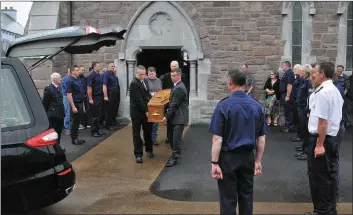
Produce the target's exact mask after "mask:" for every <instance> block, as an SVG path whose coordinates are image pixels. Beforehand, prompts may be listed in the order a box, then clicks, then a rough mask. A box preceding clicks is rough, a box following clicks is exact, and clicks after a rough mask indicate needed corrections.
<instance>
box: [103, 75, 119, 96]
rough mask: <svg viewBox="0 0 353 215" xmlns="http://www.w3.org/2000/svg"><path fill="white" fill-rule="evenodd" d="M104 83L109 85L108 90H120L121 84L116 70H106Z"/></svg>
mask: <svg viewBox="0 0 353 215" xmlns="http://www.w3.org/2000/svg"><path fill="white" fill-rule="evenodd" d="M103 84H104V85H107V88H108V92H119V89H120V86H119V81H118V77H116V75H115V73H114V72H111V71H108V70H106V71H105V72H104V74H103Z"/></svg>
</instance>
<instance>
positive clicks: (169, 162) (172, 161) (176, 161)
mask: <svg viewBox="0 0 353 215" xmlns="http://www.w3.org/2000/svg"><path fill="white" fill-rule="evenodd" d="M177 163H178V160H177V159H175V158H171V159H169V161H168V163H167V164H166V165H165V166H166V167H172V166H175V165H176V164H177Z"/></svg>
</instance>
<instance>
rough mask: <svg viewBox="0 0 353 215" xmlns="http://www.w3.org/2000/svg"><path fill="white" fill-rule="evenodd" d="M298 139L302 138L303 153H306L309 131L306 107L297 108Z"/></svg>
mask: <svg viewBox="0 0 353 215" xmlns="http://www.w3.org/2000/svg"><path fill="white" fill-rule="evenodd" d="M297 112H298V118H299V126H298V127H299V129H300V132H299V133H300V137H301V138H303V152H306V151H307V148H308V145H309V129H308V123H309V118H308V111H307V109H306V107H298V110H297Z"/></svg>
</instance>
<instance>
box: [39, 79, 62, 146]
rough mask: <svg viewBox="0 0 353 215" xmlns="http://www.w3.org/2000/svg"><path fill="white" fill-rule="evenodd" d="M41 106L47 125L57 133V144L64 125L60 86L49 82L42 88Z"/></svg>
mask: <svg viewBox="0 0 353 215" xmlns="http://www.w3.org/2000/svg"><path fill="white" fill-rule="evenodd" d="M43 106H44V109H45V111H46V112H47V116H48V119H49V127H50V128H53V129H54V130H55V131H56V133H58V144H60V139H61V133H62V130H63V125H64V116H65V110H64V103H63V96H62V94H61V92H60V87H58V86H55V85H54V84H50V85H48V86H46V87H45V88H44V93H43Z"/></svg>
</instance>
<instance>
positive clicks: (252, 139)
mask: <svg viewBox="0 0 353 215" xmlns="http://www.w3.org/2000/svg"><path fill="white" fill-rule="evenodd" d="M209 131H210V132H211V133H213V134H215V135H217V136H221V137H223V143H222V149H221V150H222V151H233V150H235V149H249V150H250V149H254V148H255V144H256V141H257V138H258V137H259V136H263V135H265V133H266V132H267V124H266V120H265V114H264V110H263V107H262V106H261V104H260V103H259V102H258V101H256V100H255V99H253V98H252V97H250V96H247V95H246V94H245V92H243V91H236V92H233V93H232V94H231V95H230V96H229V97H227V98H225V99H223V100H222V101H220V102H219V103H218V105H217V107H216V109H215V111H214V113H213V116H212V120H211V124H210V127H209Z"/></svg>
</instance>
